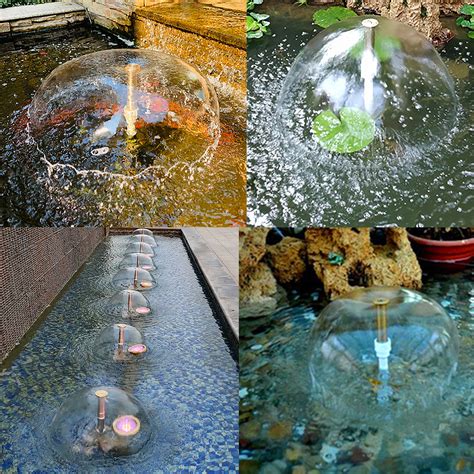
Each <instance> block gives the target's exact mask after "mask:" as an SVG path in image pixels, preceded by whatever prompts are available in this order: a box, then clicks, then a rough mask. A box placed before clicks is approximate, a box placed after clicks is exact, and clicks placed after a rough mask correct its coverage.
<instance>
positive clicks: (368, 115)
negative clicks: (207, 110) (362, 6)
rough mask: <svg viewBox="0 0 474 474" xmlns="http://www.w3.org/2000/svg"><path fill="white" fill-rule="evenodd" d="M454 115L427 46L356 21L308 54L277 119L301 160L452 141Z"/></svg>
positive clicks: (448, 81) (294, 70)
mask: <svg viewBox="0 0 474 474" xmlns="http://www.w3.org/2000/svg"><path fill="white" fill-rule="evenodd" d="M456 109H457V97H456V93H455V90H454V83H453V80H452V78H451V76H450V75H449V73H448V70H447V69H446V67H445V65H444V63H443V61H442V60H441V58H440V56H439V55H438V53H437V52H436V50H435V49H434V47H433V46H432V45H431V43H430V42H429V41H428V40H427V39H426V38H424V37H423V36H422V35H421V34H420V33H418V32H417V31H415V30H414V29H413V28H411V27H410V26H408V25H405V24H402V23H399V22H396V21H393V20H389V19H387V18H383V17H378V16H355V17H351V18H349V19H346V20H343V21H340V22H338V23H337V24H334V25H332V26H330V27H329V28H327V29H325V30H324V31H322V32H321V33H319V34H318V35H317V36H316V37H315V38H313V39H312V40H311V41H310V42H309V43H308V44H307V45H306V46H305V47H304V49H303V50H302V51H301V53H300V54H299V55H298V57H297V58H296V60H295V61H294V63H293V65H292V66H291V69H290V71H289V73H288V75H287V77H286V79H285V81H284V84H283V87H282V90H281V93H280V96H279V99H278V104H277V115H278V117H279V126H280V129H281V133H282V137H283V141H284V145H286V146H288V147H290V148H296V149H299V150H301V151H303V152H307V151H308V150H309V151H311V152H314V153H316V152H318V151H319V152H321V149H324V150H328V151H330V152H334V153H339V154H347V153H354V152H358V151H360V150H364V152H365V151H366V150H367V147H369V146H370V147H371V149H373V150H380V151H384V152H385V153H394V152H395V153H403V152H405V151H406V150H407V149H408V148H412V147H416V148H425V147H431V146H433V145H434V144H435V143H436V142H437V141H438V140H440V139H442V138H444V137H446V136H447V135H448V133H449V132H450V131H451V130H452V129H453V128H454V124H455V122H456Z"/></svg>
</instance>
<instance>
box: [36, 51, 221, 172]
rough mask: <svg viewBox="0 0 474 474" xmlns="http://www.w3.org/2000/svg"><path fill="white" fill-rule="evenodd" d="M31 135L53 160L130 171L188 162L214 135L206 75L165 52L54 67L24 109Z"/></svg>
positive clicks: (119, 54) (93, 57)
mask: <svg viewBox="0 0 474 474" xmlns="http://www.w3.org/2000/svg"><path fill="white" fill-rule="evenodd" d="M29 115H30V120H31V132H32V136H33V137H34V139H35V140H36V143H37V145H38V148H39V149H41V150H42V151H43V152H44V154H45V158H46V159H47V160H48V161H49V162H50V163H51V164H52V165H59V166H62V167H68V168H71V169H74V170H75V171H76V172H79V173H87V172H93V173H96V172H110V173H120V174H125V175H132V176H133V175H137V174H139V173H141V172H142V171H143V170H144V169H146V168H148V167H151V166H154V167H160V168H161V169H163V170H167V169H168V168H169V167H171V166H173V165H174V164H176V163H177V162H180V161H182V162H194V161H196V160H199V159H200V158H201V157H202V156H204V155H206V154H207V153H209V152H211V151H212V150H213V149H214V148H215V147H216V146H217V142H218V140H219V133H220V131H219V130H220V126H219V107H218V103H217V98H216V94H215V92H214V90H213V88H212V86H210V84H209V83H208V82H207V81H206V79H205V78H204V77H203V76H202V75H201V74H200V73H199V72H198V71H197V70H196V69H194V68H193V67H192V66H191V65H189V64H187V63H186V62H184V61H182V60H180V59H178V58H176V57H174V56H170V55H168V54H165V53H162V52H158V51H152V50H149V49H147V50H141V49H114V50H106V51H99V52H95V53H91V54H87V55H85V56H81V57H79V58H76V59H73V60H71V61H68V62H67V63H65V64H62V65H61V66H59V67H57V68H56V69H55V70H54V71H53V72H52V73H51V74H50V75H49V76H48V77H47V78H46V79H45V80H44V81H43V83H42V85H41V87H40V88H39V89H38V91H37V92H36V94H35V96H34V98H33V101H32V103H31V106H30V109H29Z"/></svg>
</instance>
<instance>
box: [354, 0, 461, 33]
mask: <svg viewBox="0 0 474 474" xmlns="http://www.w3.org/2000/svg"><path fill="white" fill-rule="evenodd" d="M462 4H463V2H462V1H460V0H441V1H434V0H423V1H422V0H348V2H347V7H349V8H353V9H355V10H356V11H370V12H375V13H377V14H379V15H382V16H385V17H387V18H391V19H393V20H397V21H399V22H401V23H405V24H408V25H410V26H412V27H413V28H415V29H416V30H418V31H419V32H420V33H422V34H423V35H425V36H426V37H427V38H429V39H432V40H436V39H437V38H441V37H443V36H444V35H445V32H444V30H443V26H442V24H441V21H440V13H441V11H442V12H443V13H454V12H458V11H459V9H460V8H461V6H462Z"/></svg>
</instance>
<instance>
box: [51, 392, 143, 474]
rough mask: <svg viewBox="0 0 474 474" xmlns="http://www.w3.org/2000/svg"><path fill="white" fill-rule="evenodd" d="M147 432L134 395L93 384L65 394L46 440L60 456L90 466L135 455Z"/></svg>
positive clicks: (140, 448)
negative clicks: (118, 457)
mask: <svg viewBox="0 0 474 474" xmlns="http://www.w3.org/2000/svg"><path fill="white" fill-rule="evenodd" d="M151 433H152V428H151V424H150V421H149V419H148V416H147V414H146V412H145V410H144V409H143V407H142V406H141V404H140V402H139V401H138V400H137V399H136V398H135V397H133V396H132V395H130V394H129V393H127V392H125V391H123V390H120V389H118V388H115V387H93V388H86V389H83V390H80V391H78V392H76V393H74V394H72V395H70V396H68V397H67V399H66V400H65V401H64V403H63V404H62V405H61V407H60V409H59V410H58V412H57V413H56V414H55V416H54V418H53V420H52V423H51V428H50V432H49V440H50V442H51V444H52V445H53V447H54V448H55V450H56V451H57V452H58V454H60V455H61V456H62V457H64V458H66V459H68V460H70V461H72V462H78V463H84V462H87V463H88V465H89V466H90V465H91V464H90V463H91V462H92V463H94V462H96V463H97V464H99V465H100V464H103V463H104V462H106V461H107V459H111V458H113V457H117V456H129V455H133V454H136V453H137V452H139V451H140V450H142V449H143V448H144V447H145V445H146V444H147V442H148V440H149V439H150V436H151ZM89 469H90V467H89Z"/></svg>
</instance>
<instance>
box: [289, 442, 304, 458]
mask: <svg viewBox="0 0 474 474" xmlns="http://www.w3.org/2000/svg"><path fill="white" fill-rule="evenodd" d="M302 454H303V451H302V449H301V446H299V445H297V444H295V445H293V446H292V447H291V448H288V449H286V450H285V458H286V459H287V460H288V461H291V462H294V461H297V460H298V459H300V458H301V456H302Z"/></svg>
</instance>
